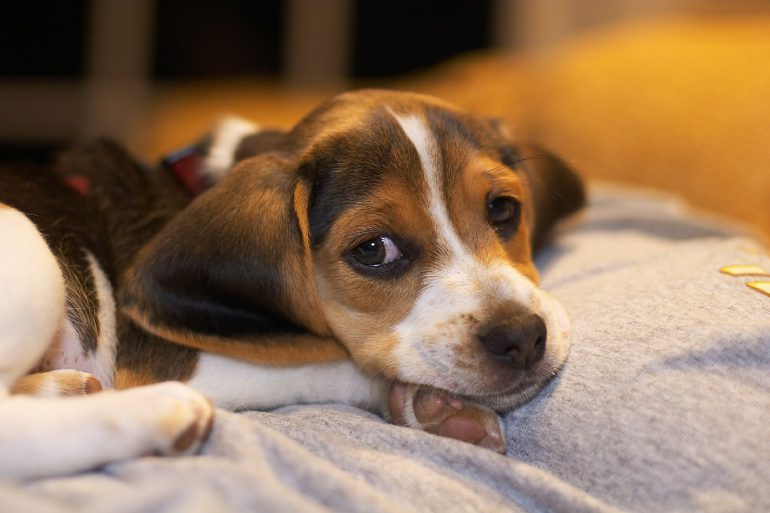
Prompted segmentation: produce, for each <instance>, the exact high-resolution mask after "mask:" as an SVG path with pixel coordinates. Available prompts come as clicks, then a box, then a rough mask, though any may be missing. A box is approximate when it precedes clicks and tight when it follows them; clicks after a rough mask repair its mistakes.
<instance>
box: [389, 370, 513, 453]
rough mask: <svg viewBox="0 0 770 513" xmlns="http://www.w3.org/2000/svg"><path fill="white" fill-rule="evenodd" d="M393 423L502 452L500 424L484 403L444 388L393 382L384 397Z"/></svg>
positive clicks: (503, 440)
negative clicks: (472, 400) (388, 393)
mask: <svg viewBox="0 0 770 513" xmlns="http://www.w3.org/2000/svg"><path fill="white" fill-rule="evenodd" d="M388 404H389V406H390V412H391V417H392V420H393V422H394V423H396V424H400V425H405V426H410V427H414V428H417V429H422V430H423V431H427V432H428V433H434V434H437V435H439V436H443V437H447V438H453V439H455V440H460V441H462V442H467V443H470V444H473V445H478V446H480V447H485V448H487V449H491V450H493V451H495V452H498V453H501V454H503V453H505V450H506V444H505V437H504V436H503V426H502V423H501V422H500V418H499V417H498V416H497V414H496V413H495V412H494V411H492V410H491V409H489V408H487V407H486V406H481V405H478V404H472V403H467V402H465V401H463V400H461V399H459V398H458V397H456V396H454V395H452V394H451V393H449V392H447V391H446V390H440V389H436V388H431V387H428V386H417V385H404V384H401V383H395V384H394V385H393V386H392V387H391V390H390V395H389V397H388Z"/></svg>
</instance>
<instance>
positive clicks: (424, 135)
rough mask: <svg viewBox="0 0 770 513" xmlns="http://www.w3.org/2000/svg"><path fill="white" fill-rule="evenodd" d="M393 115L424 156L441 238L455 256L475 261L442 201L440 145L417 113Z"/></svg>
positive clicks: (422, 163)
mask: <svg viewBox="0 0 770 513" xmlns="http://www.w3.org/2000/svg"><path fill="white" fill-rule="evenodd" d="M391 114H392V115H393V117H395V118H396V121H398V124H399V125H400V126H401V129H402V130H403V131H404V134H406V136H407V138H409V140H410V141H411V143H412V145H413V146H414V149H415V150H417V155H418V156H419V157H420V166H421V167H422V172H423V174H424V175H425V182H426V183H427V185H428V191H427V196H428V198H427V199H428V211H429V212H430V215H431V217H432V218H433V220H434V221H435V223H436V229H437V231H438V233H439V235H440V236H441V237H442V238H443V239H444V240H443V242H444V243H445V244H446V245H447V247H448V249H449V250H450V251H451V252H452V256H453V257H455V258H461V259H463V260H472V259H473V258H472V257H471V256H470V255H469V254H468V252H467V250H466V249H465V247H464V246H463V243H462V242H461V241H460V237H459V236H458V235H457V232H455V230H454V227H453V226H452V221H451V220H450V218H449V210H448V209H447V207H446V203H445V202H444V200H443V198H442V194H441V170H440V166H441V164H442V162H440V161H439V160H438V156H439V151H438V145H437V144H436V139H435V138H434V137H433V133H431V131H430V129H429V128H428V127H427V126H426V125H425V122H424V121H423V120H422V119H421V118H420V117H418V116H415V115H414V114H412V115H409V116H399V115H398V114H396V113H394V112H393V111H391Z"/></svg>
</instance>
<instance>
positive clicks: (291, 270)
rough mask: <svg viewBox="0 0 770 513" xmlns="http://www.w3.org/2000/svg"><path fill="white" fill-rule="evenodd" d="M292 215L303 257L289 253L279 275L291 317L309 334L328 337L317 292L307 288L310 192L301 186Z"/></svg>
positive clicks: (310, 267)
mask: <svg viewBox="0 0 770 513" xmlns="http://www.w3.org/2000/svg"><path fill="white" fill-rule="evenodd" d="M293 205H294V212H295V214H296V216H297V222H298V224H299V229H300V233H301V237H302V241H301V242H302V248H303V251H302V254H300V255H297V254H295V253H289V254H288V255H287V258H286V259H285V261H284V262H283V269H282V272H281V274H282V275H283V276H284V277H285V280H284V281H285V283H284V285H285V288H286V295H287V297H288V300H289V304H291V305H292V306H293V310H294V314H295V316H296V317H297V319H298V320H299V322H300V324H302V325H303V326H306V327H307V328H308V329H309V330H310V331H311V332H313V333H317V334H319V335H329V326H328V325H327V323H326V319H325V318H324V316H323V311H322V310H321V307H320V305H319V303H318V293H317V292H316V289H315V287H312V286H310V283H308V277H310V276H313V257H312V253H311V249H310V233H309V232H310V229H309V226H310V222H309V220H308V209H309V206H310V190H309V189H308V187H307V186H306V185H305V184H304V183H298V184H297V186H296V187H295V188H294V198H293Z"/></svg>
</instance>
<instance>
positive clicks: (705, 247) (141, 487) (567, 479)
mask: <svg viewBox="0 0 770 513" xmlns="http://www.w3.org/2000/svg"><path fill="white" fill-rule="evenodd" d="M538 263H539V265H540V267H541V270H542V274H543V278H544V281H543V282H544V286H545V287H546V288H547V289H549V290H551V291H552V292H553V293H554V294H556V295H557V296H558V297H559V298H560V299H561V300H562V301H563V303H564V305H565V306H566V308H567V310H568V311H569V313H570V315H571V317H572V320H573V332H574V334H573V349H572V355H571V357H570V360H569V362H568V363H567V365H566V367H565V368H564V370H563V372H562V373H561V374H560V376H559V377H557V378H556V379H555V380H554V381H553V382H552V383H551V384H549V385H548V387H547V388H546V389H545V390H544V392H543V393H542V394H541V395H539V396H538V397H537V398H535V399H534V400H533V401H531V402H530V403H528V404H526V405H524V406H523V407H521V408H519V409H518V410H516V411H513V412H511V413H509V414H508V415H506V416H505V423H506V429H507V435H508V438H509V443H510V450H509V454H508V455H507V456H501V455H497V454H494V453H492V452H490V451H486V450H483V449H478V448H476V447H473V446H470V445H467V444H463V443H461V442H456V441H453V440H448V439H443V438H439V437H436V436H433V435H429V434H426V433H422V432H418V431H415V430H410V429H406V428H400V427H396V426H392V425H389V424H386V423H384V422H383V421H382V420H381V419H379V418H377V417H375V416H374V415H371V414H369V413H367V412H364V411H362V410H358V409H354V408H350V407H341V406H335V405H322V406H293V407H287V408H282V409H280V410H277V411H274V412H246V413H241V414H234V413H228V412H219V416H218V418H217V421H216V424H215V429H214V431H213V433H212V438H211V440H210V441H209V442H208V444H207V445H206V446H205V448H204V454H203V455H202V456H197V457H189V458H177V459H174V458H141V459H138V460H135V461H131V462H126V463H118V464H113V465H110V466H108V467H106V468H104V469H102V470H100V471H94V472H89V473H84V474H82V475H78V476H72V477H65V478H53V479H44V480H38V481H31V482H28V483H24V484H18V483H5V484H3V483H0V504H2V505H3V508H2V509H3V510H7V511H25V512H30V511H57V512H58V511H120V512H140V511H148V512H149V511H154V512H185V513H189V512H196V511H270V512H277V511H303V512H305V511H307V512H314V511H361V512H378V511H382V512H392V511H414V512H430V511H435V512H441V513H446V512H449V511H468V512H481V511H485V512H486V511H563V512H577V511H617V510H626V511H650V512H659V511H667V512H669V511H770V484H769V483H768V479H770V443H769V441H770V414H769V412H770V297H767V296H765V295H763V294H761V293H760V292H758V291H755V290H752V289H750V288H748V287H747V286H746V285H745V283H746V282H748V281H751V280H752V279H757V278H756V277H754V278H751V277H734V276H729V275H726V274H723V273H720V272H719V269H720V268H721V267H722V266H725V265H729V264H749V263H753V264H759V265H761V266H763V267H764V268H765V269H768V270H770V258H769V257H768V256H767V255H766V254H763V253H762V250H761V249H760V248H759V247H758V246H757V245H756V244H755V243H753V242H751V241H750V240H748V239H744V238H736V237H734V236H733V233H732V232H731V230H728V229H725V228H722V227H720V226H718V225H715V224H714V223H711V222H705V221H702V220H699V219H696V218H695V217H693V216H692V215H691V214H689V213H688V212H687V211H686V210H685V209H683V208H682V207H681V206H680V205H679V204H678V203H676V202H673V201H671V200H666V199H658V198H647V197H639V196H634V195H629V194H625V193H618V192H596V191H594V193H593V196H592V206H591V208H590V209H589V210H588V212H587V214H586V215H585V216H584V217H583V219H582V220H580V221H579V222H577V223H573V225H572V226H571V227H570V228H568V229H567V230H566V231H565V233H564V234H563V235H562V236H561V237H560V238H559V239H558V240H557V241H556V243H555V245H554V246H552V247H551V248H550V249H549V250H548V251H547V252H546V253H544V254H542V255H541V256H540V258H539V259H538ZM767 279H770V278H767Z"/></svg>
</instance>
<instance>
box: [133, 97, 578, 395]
mask: <svg viewBox="0 0 770 513" xmlns="http://www.w3.org/2000/svg"><path fill="white" fill-rule="evenodd" d="M243 135H245V134H241V142H240V143H239V144H237V145H236V146H237V147H236V148H233V152H234V153H235V154H236V155H237V157H236V160H238V159H240V160H241V161H240V163H238V164H237V165H235V166H234V167H233V169H232V171H230V172H228V173H227V174H226V176H225V177H224V178H223V179H222V180H221V182H220V183H218V184H217V185H216V186H214V187H213V188H212V189H211V190H210V191H209V192H207V193H205V194H203V195H202V196H201V197H200V198H198V199H197V200H196V201H195V202H193V204H192V205H191V206H190V207H189V208H188V209H187V210H186V211H185V212H184V213H183V214H182V215H180V216H179V217H177V218H176V219H174V220H173V221H172V222H171V223H169V225H168V226H167V227H166V228H164V230H163V231H162V232H161V233H160V234H159V236H158V237H157V238H156V239H155V240H154V241H153V243H152V244H150V245H149V247H147V248H145V250H144V251H143V252H142V254H141V255H140V257H139V259H138V263H137V264H136V265H135V267H134V269H133V271H132V272H131V273H130V275H129V278H128V280H127V283H128V286H127V287H125V288H124V290H123V294H122V304H123V308H124V311H125V312H126V313H127V314H128V315H129V316H130V317H132V318H133V319H134V321H136V322H138V323H139V324H140V325H142V326H143V327H144V328H145V329H148V330H149V331H151V332H153V333H155V334H157V335H160V336H162V337H164V338H167V339H169V340H173V341H175V342H177V343H181V344H184V345H188V346H193V347H197V348H200V349H205V350H209V351H216V352H225V353H227V354H235V351H230V350H229V349H228V348H233V347H238V348H240V349H238V351H239V352H238V353H237V354H238V356H239V357H246V358H249V359H251V360H253V361H259V362H262V361H267V362H269V361H273V362H280V363H300V362H306V361H308V362H309V361H320V360H322V359H323V358H325V357H326V358H332V357H335V356H339V354H340V353H339V351H337V352H335V351H327V352H326V353H324V352H322V351H319V350H318V347H319V346H318V344H315V345H314V344H313V342H312V337H308V336H307V335H308V333H309V334H312V335H313V336H315V337H317V339H318V340H320V339H321V338H327V339H329V340H336V341H337V342H339V343H341V344H342V345H343V346H344V347H345V349H346V350H347V352H349V354H350V355H351V356H352V358H353V359H354V360H355V361H356V362H357V364H358V365H359V366H360V367H361V368H362V369H364V370H365V371H367V372H371V373H373V374H380V375H384V376H386V377H388V378H391V379H395V380H399V381H402V382H411V383H418V384H428V385H432V386H435V387H438V388H443V389H446V390H449V391H451V392H454V393H456V394H460V395H465V396H469V397H472V398H474V399H475V400H477V401H479V402H484V403H486V404H488V405H490V406H492V407H495V408H507V407H510V406H513V405H515V404H516V403H518V402H521V401H522V400H524V399H526V398H528V397H529V396H530V395H532V394H533V393H535V392H536V391H537V389H538V388H539V386H541V385H542V384H543V383H545V382H546V381H547V380H548V379H550V378H551V377H552V376H553V375H554V374H555V373H556V371H557V370H558V369H559V367H560V366H561V364H562V363H563V362H564V359H565V358H566V355H567V353H568V350H569V325H568V321H567V318H566V315H565V314H564V311H563V309H562V308H561V306H560V305H559V304H558V303H557V302H556V301H554V300H553V299H552V298H551V297H550V296H548V295H547V294H546V293H544V292H543V291H542V290H540V289H539V288H538V275H537V271H536V270H535V268H534V266H533V264H532V241H535V242H537V241H539V240H542V235H543V234H544V233H545V232H546V231H547V229H548V228H549V227H550V225H551V224H553V222H554V221H555V220H556V219H558V218H559V217H560V216H562V215H564V214H567V213H570V212H571V211H573V210H575V209H577V208H578V207H579V206H580V204H581V202H582V188H581V187H580V182H579V180H577V179H576V177H575V176H574V175H573V174H572V173H571V172H570V171H569V170H568V169H567V168H566V167H565V166H563V164H561V163H560V162H559V161H558V160H557V159H554V158H552V157H549V156H542V155H540V156H538V158H536V159H532V160H527V159H522V158H521V157H520V154H519V153H518V152H517V150H516V149H514V148H513V147H512V146H511V144H510V142H509V141H507V140H506V139H505V138H504V137H503V136H502V135H501V134H500V133H499V131H498V130H496V129H495V127H494V126H493V125H492V124H491V123H489V122H487V121H483V120H479V119H476V118H473V117H471V116H468V115H466V114H464V113H462V112H461V111H459V110H457V109H455V108H454V107H452V106H449V105H447V104H444V103H442V102H440V101H438V100H436V99H433V98H430V97H425V96H419V95H414V94H408V93H395V92H383V91H362V92H356V93H349V94H345V95H341V96H338V97H336V98H333V99H332V100H330V101H328V102H327V103H325V104H324V105H322V106H321V107H320V108H319V109H317V110H316V111H314V112H313V113H311V114H310V115H309V116H307V117H306V118H305V119H304V120H303V121H302V122H300V123H299V124H298V125H297V126H296V127H295V128H294V129H293V130H292V131H291V132H289V133H286V134H277V133H274V132H271V133H270V134H269V135H268V134H264V133H258V134H253V135H250V136H247V137H242V136H243ZM222 139H223V140H233V139H234V138H233V137H232V134H228V135H227V137H223V138H222ZM235 140H238V138H235ZM268 142H269V144H268ZM215 143H216V137H215ZM220 150H221V148H220ZM221 153H222V152H221V151H218V152H217V154H218V155H219V154H221ZM308 341H309V342H308ZM238 344H240V345H238ZM333 344H334V345H335V346H336V347H338V346H337V343H336V342H334V343H333ZM243 348H245V349H243ZM290 352H291V355H290V354H289V353H290ZM284 353H285V354H284ZM322 353H323V354H322ZM249 355H251V356H249ZM257 355H259V356H257ZM277 355H278V356H277ZM324 355H325V356H324Z"/></svg>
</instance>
